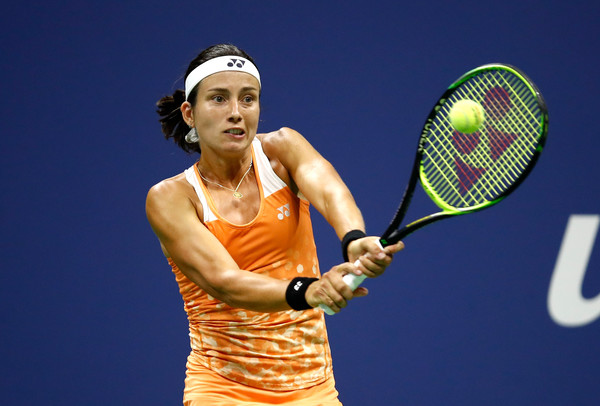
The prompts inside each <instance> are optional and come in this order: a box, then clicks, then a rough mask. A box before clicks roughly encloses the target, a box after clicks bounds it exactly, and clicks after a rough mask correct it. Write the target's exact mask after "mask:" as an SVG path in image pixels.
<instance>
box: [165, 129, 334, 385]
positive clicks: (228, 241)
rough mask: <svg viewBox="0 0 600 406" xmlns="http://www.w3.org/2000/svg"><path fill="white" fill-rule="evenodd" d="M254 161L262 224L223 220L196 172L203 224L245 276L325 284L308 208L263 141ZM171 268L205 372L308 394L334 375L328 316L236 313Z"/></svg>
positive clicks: (192, 172) (192, 178) (191, 174)
mask: <svg viewBox="0 0 600 406" xmlns="http://www.w3.org/2000/svg"><path fill="white" fill-rule="evenodd" d="M252 155H253V162H254V167H255V174H256V179H257V181H258V186H259V190H260V196H261V205H260V209H259V212H258V215H257V216H256V218H255V219H254V220H252V221H251V222H250V223H248V224H244V225H236V224H232V223H230V222H228V221H227V220H225V219H224V218H222V217H221V216H219V213H218V212H217V210H216V208H215V205H214V202H213V201H212V199H211V196H210V194H209V193H208V191H207V190H206V187H205V185H204V184H203V182H202V181H201V180H200V178H199V174H198V172H197V169H196V166H195V165H194V166H192V167H191V168H189V169H187V170H186V171H185V174H186V178H187V180H188V181H189V182H190V183H191V184H192V185H193V186H194V188H195V190H196V192H197V194H198V197H199V199H200V202H201V203H202V205H203V208H204V219H201V220H202V221H203V223H204V224H205V225H206V227H207V228H208V229H209V230H210V231H211V232H212V233H213V234H214V235H215V236H216V237H217V238H218V239H219V241H221V243H222V244H223V245H224V246H225V247H226V248H227V250H228V251H229V253H230V254H231V256H232V257H233V259H234V260H235V261H236V263H237V264H238V266H239V267H240V268H241V269H244V270H247V271H249V272H257V273H261V274H265V275H268V276H271V277H273V278H279V279H284V280H291V279H292V278H294V277H296V276H305V277H319V276H320V271H319V264H318V260H317V253H316V247H315V243H314V238H313V232H312V224H311V221H310V212H309V203H308V202H307V201H305V200H303V199H300V198H299V197H298V196H296V195H295V194H294V193H293V192H292V191H291V190H290V188H289V187H288V186H287V185H286V184H285V183H284V182H283V181H282V180H281V179H280V178H279V177H278V176H277V175H276V174H275V172H274V171H273V169H272V168H271V165H270V162H269V159H268V158H267V156H266V155H265V154H264V152H263V150H262V147H261V144H260V141H259V140H258V139H255V141H254V142H253V145H252ZM169 264H170V265H171V266H172V268H173V272H174V274H175V276H176V280H177V283H178V285H179V290H180V292H181V295H182V297H183V300H184V305H185V311H186V312H187V315H188V320H189V327H190V343H191V348H192V354H191V356H194V357H196V359H197V360H198V361H199V363H200V364H201V365H203V366H205V367H206V368H209V369H211V370H213V371H215V372H217V373H218V374H220V375H222V376H223V377H225V378H228V379H231V380H233V381H236V382H239V383H243V384H245V385H249V386H252V387H256V388H262V389H269V390H275V391H288V390H294V389H301V388H308V387H310V386H314V385H316V384H319V383H322V382H324V381H325V380H326V379H327V378H329V377H330V376H331V375H332V367H331V354H330V349H329V342H328V339H327V332H326V329H325V319H324V315H323V312H321V311H319V310H316V309H311V310H305V311H294V310H289V311H284V312H277V313H260V312H254V311H249V310H244V309H239V308H232V307H230V306H228V305H226V304H225V303H222V302H220V301H219V300H217V299H215V298H213V297H211V296H210V295H208V294H207V293H206V292H204V291H203V290H202V289H200V288H199V287H198V286H197V285H195V284H194V283H193V282H191V281H190V280H189V279H187V278H186V277H185V275H183V274H182V273H181V271H180V270H179V268H178V267H177V265H176V264H175V263H174V262H173V260H172V259H170V258H169ZM189 367H190V366H189V364H188V368H189Z"/></svg>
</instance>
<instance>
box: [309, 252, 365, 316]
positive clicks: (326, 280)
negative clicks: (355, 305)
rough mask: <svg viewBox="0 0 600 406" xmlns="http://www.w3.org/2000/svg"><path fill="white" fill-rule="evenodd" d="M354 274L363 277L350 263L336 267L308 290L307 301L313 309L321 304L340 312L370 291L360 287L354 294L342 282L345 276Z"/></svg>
mask: <svg viewBox="0 0 600 406" xmlns="http://www.w3.org/2000/svg"><path fill="white" fill-rule="evenodd" d="M348 273H353V274H356V275H361V271H360V270H359V269H358V268H357V266H355V265H354V264H351V263H349V262H345V263H343V264H340V265H337V266H334V267H333V268H331V269H330V270H329V271H328V272H326V273H325V274H323V276H322V277H321V279H319V280H318V281H315V282H313V283H311V284H310V286H309V287H308V289H307V290H306V301H307V302H308V304H309V305H310V306H312V307H317V306H319V305H320V304H324V305H326V306H328V307H329V308H330V309H331V310H333V311H334V312H335V313H338V312H340V310H342V309H343V308H344V307H346V306H347V305H348V301H349V300H352V299H354V298H356V297H363V296H366V295H367V294H368V293H369V291H368V290H367V289H366V288H364V287H358V288H357V289H356V290H355V291H354V292H353V291H352V289H351V288H350V287H349V286H348V285H347V284H346V282H344V281H343V280H342V278H343V276H344V275H346V274H348Z"/></svg>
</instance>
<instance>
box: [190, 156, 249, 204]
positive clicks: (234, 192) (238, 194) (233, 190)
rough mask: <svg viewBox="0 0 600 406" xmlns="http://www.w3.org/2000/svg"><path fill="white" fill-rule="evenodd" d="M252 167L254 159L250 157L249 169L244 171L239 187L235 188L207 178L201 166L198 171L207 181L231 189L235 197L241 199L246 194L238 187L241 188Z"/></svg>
mask: <svg viewBox="0 0 600 406" xmlns="http://www.w3.org/2000/svg"><path fill="white" fill-rule="evenodd" d="M251 168H252V159H250V166H249V167H248V170H247V171H246V173H244V176H242V179H240V183H238V185H237V187H236V188H235V189H232V188H230V187H227V186H223V185H221V184H220V183H217V182H214V181H212V180H209V179H206V178H205V177H204V175H202V172H200V168H198V173H199V174H200V177H201V178H202V179H204V180H205V181H207V182H208V183H212V184H213V185H217V186H219V187H222V188H223V189H227V190H231V191H232V192H233V197H235V198H236V199H241V198H242V197H244V195H243V194H242V193H240V192H238V189H239V188H240V185H241V184H242V182H243V181H244V178H245V177H246V175H248V172H250V169H251Z"/></svg>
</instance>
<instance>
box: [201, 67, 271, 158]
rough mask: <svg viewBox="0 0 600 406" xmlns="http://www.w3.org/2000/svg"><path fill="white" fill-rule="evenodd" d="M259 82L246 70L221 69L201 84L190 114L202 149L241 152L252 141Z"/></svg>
mask: <svg viewBox="0 0 600 406" xmlns="http://www.w3.org/2000/svg"><path fill="white" fill-rule="evenodd" d="M259 93H260V85H259V83H258V80H256V78H255V77H254V76H252V75H250V74H248V73H244V72H219V73H215V74H213V75H210V76H208V77H206V78H205V79H203V80H202V82H200V84H199V85H198V91H197V95H196V105H195V106H194V107H193V109H191V118H192V122H193V123H194V126H195V127H196V131H197V132H198V137H199V138H200V149H201V150H202V153H203V154H204V153H206V152H208V151H209V150H212V151H213V152H215V153H217V154H218V155H223V156H227V155H232V156H233V155H239V153H240V152H244V151H245V150H246V149H247V148H248V147H249V146H250V144H251V143H252V140H253V139H254V137H255V136H256V131H257V129H258V121H259V115H260V103H259Z"/></svg>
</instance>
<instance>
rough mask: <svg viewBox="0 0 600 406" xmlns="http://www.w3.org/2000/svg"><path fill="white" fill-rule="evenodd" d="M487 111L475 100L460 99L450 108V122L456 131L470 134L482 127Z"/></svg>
mask: <svg viewBox="0 0 600 406" xmlns="http://www.w3.org/2000/svg"><path fill="white" fill-rule="evenodd" d="M484 121H485V113H484V111H483V107H481V104H479V103H477V102H476V101H473V100H468V99H464V100H459V101H457V102H456V103H454V104H453V105H452V108H451V109H450V124H452V127H454V129H455V130H456V131H459V132H461V133H465V134H470V133H474V132H475V131H477V130H478V129H479V127H481V125H482V124H483V122H484Z"/></svg>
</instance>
